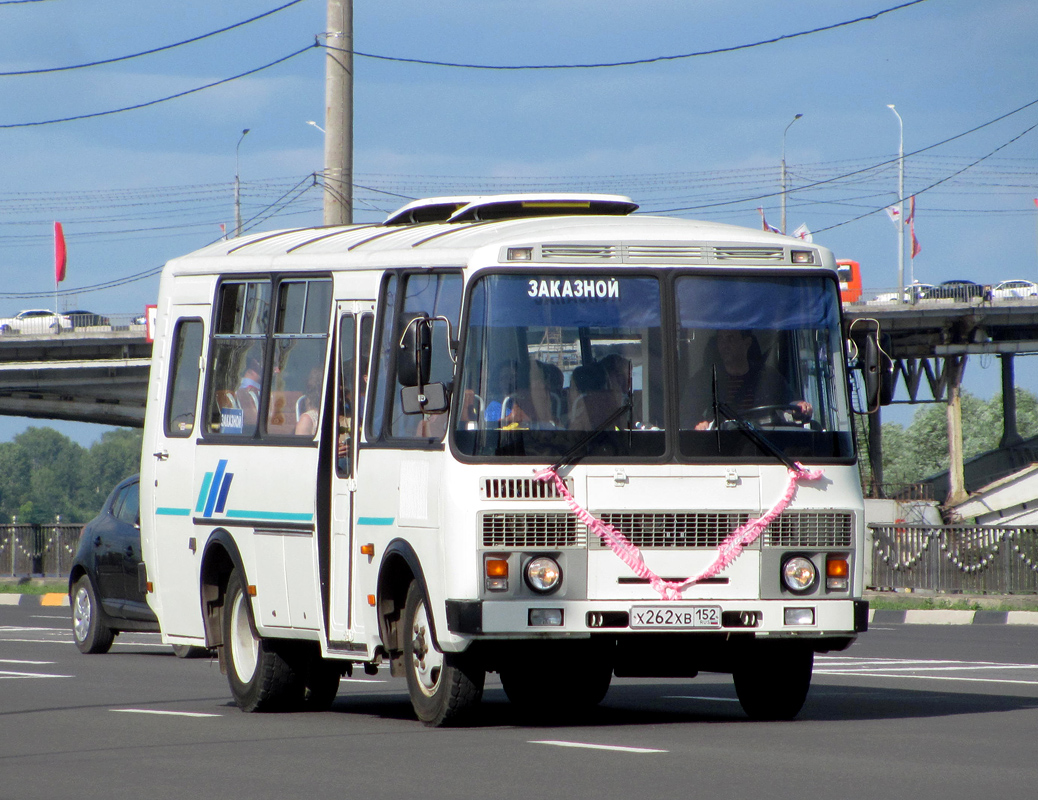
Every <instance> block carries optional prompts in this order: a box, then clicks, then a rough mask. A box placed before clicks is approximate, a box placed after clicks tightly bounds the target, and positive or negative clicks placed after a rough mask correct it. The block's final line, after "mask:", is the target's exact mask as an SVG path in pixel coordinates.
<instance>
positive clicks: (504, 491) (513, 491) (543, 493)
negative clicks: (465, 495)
mask: <svg viewBox="0 0 1038 800" xmlns="http://www.w3.org/2000/svg"><path fill="white" fill-rule="evenodd" d="M565 482H566V486H567V488H568V489H569V490H570V492H571V493H572V491H573V479H572V478H566V479H565ZM479 494H480V499H482V500H561V499H562V495H560V494H559V489H558V487H557V486H556V485H555V481H553V480H551V481H539V480H536V479H535V478H483V479H482V480H481V481H480V482H479Z"/></svg>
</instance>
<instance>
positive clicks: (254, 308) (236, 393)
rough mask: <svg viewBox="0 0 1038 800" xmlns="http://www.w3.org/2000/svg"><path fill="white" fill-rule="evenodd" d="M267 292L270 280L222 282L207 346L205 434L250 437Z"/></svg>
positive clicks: (253, 427)
mask: <svg viewBox="0 0 1038 800" xmlns="http://www.w3.org/2000/svg"><path fill="white" fill-rule="evenodd" d="M270 295H271V287H270V282H269V281H226V282H224V283H222V284H221V285H220V290H219V295H218V304H217V314H216V322H215V325H214V330H213V343H212V347H211V348H210V351H209V387H210V388H209V390H208V391H209V392H210V395H209V400H208V413H207V419H206V430H207V431H208V432H209V433H225V434H227V433H229V434H236V435H250V436H251V435H252V434H253V433H255V431H256V424H257V421H258V418H259V416H258V414H259V403H260V396H261V392H262V386H263V364H264V358H265V356H266V334H267V324H268V322H269V319H270Z"/></svg>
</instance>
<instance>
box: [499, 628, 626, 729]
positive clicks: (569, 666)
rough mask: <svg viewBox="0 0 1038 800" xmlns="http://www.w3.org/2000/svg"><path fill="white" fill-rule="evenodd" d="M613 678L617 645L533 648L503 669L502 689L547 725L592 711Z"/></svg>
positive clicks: (561, 644) (558, 644) (518, 706)
mask: <svg viewBox="0 0 1038 800" xmlns="http://www.w3.org/2000/svg"><path fill="white" fill-rule="evenodd" d="M612 678H613V653H612V642H611V641H604V642H603V641H590V642H555V643H550V644H544V645H542V646H536V645H532V646H530V648H529V650H528V651H527V653H526V656H525V657H521V658H520V657H514V658H511V659H509V662H508V664H507V666H503V667H502V668H501V688H503V689H504V690H505V694H506V695H508V700H509V701H510V702H511V703H512V705H514V706H515V707H516V709H517V710H518V711H519V712H520V714H522V715H523V716H527V717H529V716H532V715H538V716H542V717H544V718H547V719H552V718H553V717H554V718H558V717H567V716H571V715H573V714H580V713H584V712H587V711H590V710H591V709H593V708H594V707H595V706H597V705H598V704H599V703H601V702H602V700H604V699H605V696H606V692H608V691H609V684H610V683H611V681H612Z"/></svg>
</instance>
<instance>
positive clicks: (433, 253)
mask: <svg viewBox="0 0 1038 800" xmlns="http://www.w3.org/2000/svg"><path fill="white" fill-rule="evenodd" d="M498 197H499V198H501V199H503V200H505V201H506V202H509V203H515V202H522V201H523V198H526V200H527V201H529V200H530V199H531V198H534V199H536V198H537V197H540V196H529V195H512V196H504V197H502V196H498ZM569 197H578V196H577V195H572V196H569ZM585 197H586V196H585ZM599 197H603V196H601V195H600V196H599ZM463 199H472V198H433V199H432V201H433V202H436V203H441V204H443V205H450V204H452V203H453V202H454V201H455V200H463ZM610 199H616V200H618V201H625V200H627V198H620V197H615V196H614V197H611V198H610ZM487 200H488V198H478V199H474V200H473V202H475V203H477V204H478V205H482V206H483V207H485V201H487ZM627 202H628V203H630V202H631V201H629V200H627ZM411 205H414V204H411ZM469 205H471V204H469V203H466V204H465V205H461V206H455V208H456V209H458V210H459V211H463V210H465V209H466V208H468V207H469ZM619 205H620V204H618V206H619ZM631 205H633V203H631ZM416 207H417V206H416ZM635 207H636V206H635ZM405 208H406V207H405ZM557 211H559V212H563V215H560V216H543V215H539V216H530V217H524V218H508V219H492V220H480V219H471V220H466V221H460V222H450V221H432V222H415V223H410V224H400V223H399V222H396V223H393V224H386V223H382V224H365V225H347V226H332V227H313V228H293V229H287V230H279V231H268V232H264V233H256V234H250V235H246V236H242V237H239V238H236V239H229V240H221V241H218V242H216V243H214V244H211V245H209V246H207V247H205V248H202V249H201V250H198V251H196V252H194V253H191V254H188V255H186V256H183V257H181V258H177V259H174V260H173V261H171V262H170V269H172V270H173V271H174V272H176V273H178V274H181V273H196V274H208V273H213V272H226V271H232V272H234V271H248V270H261V271H266V270H271V269H273V270H286V271H292V270H307V269H309V270H328V269H351V268H354V269H365V268H368V269H370V268H378V267H382V268H385V267H389V266H401V267H404V266H412V265H422V266H456V267H457V266H465V265H467V264H469V263H470V260H472V259H473V258H474V256H475V255H476V251H483V252H482V253H481V255H480V259H479V260H483V261H486V260H488V259H489V260H490V261H491V262H493V263H497V262H498V261H503V260H505V254H506V252H507V250H508V249H509V248H511V249H513V250H518V249H527V248H528V249H529V253H527V254H526V257H524V258H522V260H523V261H524V262H533V263H551V264H567V265H568V264H572V265H578V264H590V265H597V266H609V265H622V264H627V265H638V264H646V265H647V264H657V265H667V264H671V265H680V264H686V265H704V266H711V265H714V266H812V265H813V266H825V267H829V268H830V269H834V268H835V262H834V260H833V256H832V254H831V253H830V252H829V251H828V250H827V249H826V248H824V247H818V246H817V245H811V244H806V243H804V242H803V241H802V240H800V239H795V238H793V237H787V236H780V235H778V234H774V233H769V232H765V231H760V230H757V229H754V228H744V227H739V226H735V225H728V224H724V223H717V222H701V221H696V220H688V219H681V218H676V217H658V216H649V215H632V216H625V215H619V211H618V209H617V208H613V209H611V210H609V211H606V212H605V213H588V212H587V211H586V210H585V211H583V213H579V214H576V215H574V214H567V213H565V208H564V207H560V208H558V209H557ZM541 213H543V212H541ZM477 216H478V215H477ZM397 217H398V215H396V214H395V215H392V216H391V217H390V219H391V220H392V219H394V218H397ZM807 251H813V252H814V253H816V254H818V255H816V256H815V257H814V260H813V264H812V263H811V262H807V263H805V262H803V261H800V262H797V261H795V260H794V258H793V256H792V253H793V252H800V253H803V252H807Z"/></svg>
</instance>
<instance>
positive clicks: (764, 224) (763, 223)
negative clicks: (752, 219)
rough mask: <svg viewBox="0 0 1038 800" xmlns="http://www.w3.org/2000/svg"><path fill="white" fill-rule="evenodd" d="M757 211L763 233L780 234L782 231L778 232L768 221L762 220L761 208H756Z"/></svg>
mask: <svg viewBox="0 0 1038 800" xmlns="http://www.w3.org/2000/svg"><path fill="white" fill-rule="evenodd" d="M757 210H758V211H759V212H760V224H761V227H762V228H763V229H764V230H765V231H767V232H768V233H782V231H780V230H779V229H778V228H776V227H775V226H774V225H769V224H768V221H767V220H766V219H764V209H763V208H761V207H759V206H758V207H757Z"/></svg>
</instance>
